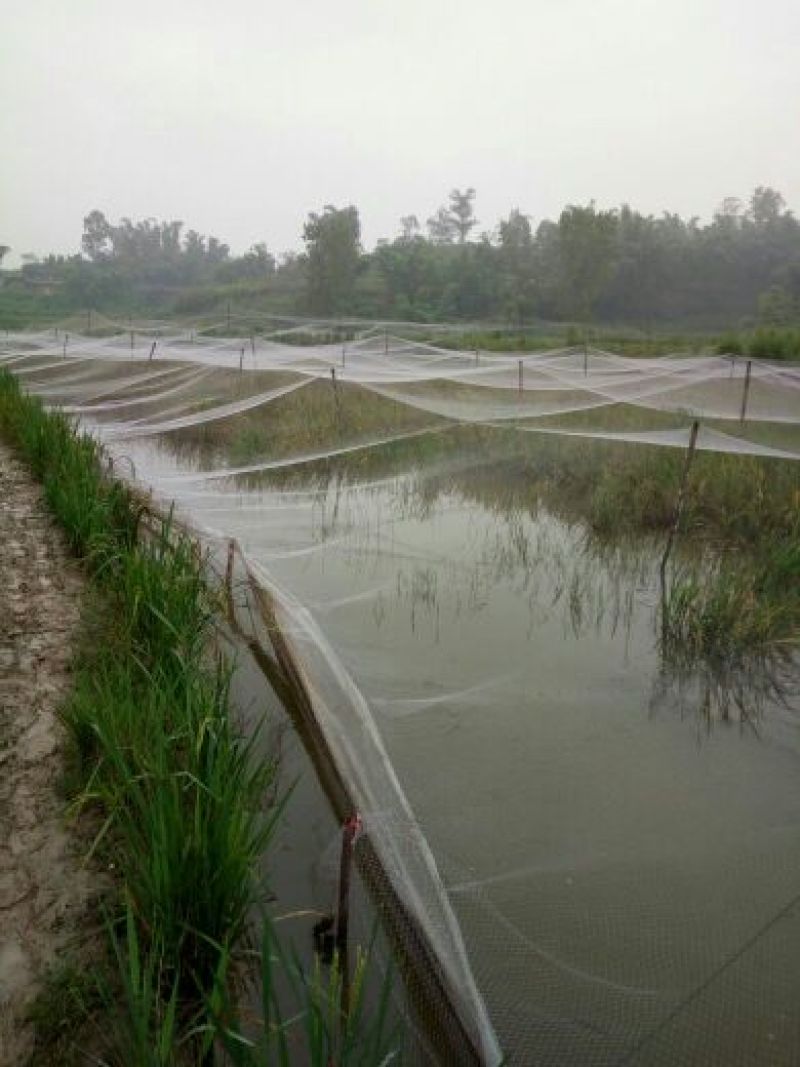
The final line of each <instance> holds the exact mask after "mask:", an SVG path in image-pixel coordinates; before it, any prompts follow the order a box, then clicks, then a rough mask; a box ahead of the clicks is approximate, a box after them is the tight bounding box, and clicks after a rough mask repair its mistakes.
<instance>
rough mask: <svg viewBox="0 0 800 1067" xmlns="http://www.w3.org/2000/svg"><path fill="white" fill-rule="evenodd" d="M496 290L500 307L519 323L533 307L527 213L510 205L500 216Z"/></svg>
mask: <svg viewBox="0 0 800 1067" xmlns="http://www.w3.org/2000/svg"><path fill="white" fill-rule="evenodd" d="M499 239H500V251H499V257H498V259H499V267H500V293H501V299H502V301H503V310H504V312H505V314H506V315H508V317H509V318H512V319H514V320H515V321H517V322H519V323H520V324H521V323H522V322H524V320H525V317H526V315H531V314H532V313H533V309H534V300H535V283H534V272H533V233H532V231H531V220H530V218H529V217H528V215H523V213H522V212H521V211H520V210H519V209H518V208H514V209H513V211H511V213H510V214H509V216H508V218H507V219H501V220H500V227H499Z"/></svg>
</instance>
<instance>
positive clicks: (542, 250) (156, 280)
mask: <svg viewBox="0 0 800 1067" xmlns="http://www.w3.org/2000/svg"><path fill="white" fill-rule="evenodd" d="M475 195H476V194H475V190H474V189H471V188H470V189H467V190H466V191H461V190H459V189H454V190H453V191H452V192H451V194H450V197H449V202H448V204H447V205H446V206H443V207H441V208H440V209H439V210H438V211H437V212H436V213H435V214H434V215H433V216H432V217H431V218H429V219H428V220H427V223H426V226H425V232H423V229H422V227H421V226H420V223H419V221H418V219H417V218H416V216H414V215H408V216H405V217H404V218H403V219H402V220H401V231H400V234H399V235H398V236H397V237H395V238H393V239H391V240H380V241H378V244H377V246H376V247H375V248H374V249H373V250H372V251H365V250H363V249H362V246H361V240H360V237H361V225H360V220H359V215H358V211H357V209H356V208H355V207H354V206H352V205H350V206H347V207H343V208H336V207H334V206H333V205H330V204H329V205H326V206H325V208H324V210H323V212H322V213H321V214H320V213H316V212H312V213H311V214H310V215H309V216H308V220H307V222H306V224H305V226H304V229H303V234H302V237H303V241H304V244H305V250H304V252H303V253H302V254H295V253H288V254H286V255H284V256H283V257H281V258H280V260H276V258H275V257H274V256H273V255H272V254H271V253H270V252H269V251H268V250H267V247H266V245H264V244H263V243H262V244H255V245H253V246H252V247H251V249H250V250H249V251H248V252H246V253H245V254H244V255H242V256H232V255H231V253H230V249H229V248H228V246H227V245H226V244H224V243H223V242H222V241H220V240H219V239H217V238H215V237H204V236H203V235H201V234H199V233H198V232H197V231H196V230H188V231H186V232H184V231H183V224H182V223H181V222H178V221H169V222H158V221H156V220H154V219H145V220H142V221H140V222H132V221H131V220H130V219H127V218H126V219H122V221H121V222H120V223H119V224H116V225H114V224H112V223H110V222H109V221H108V220H107V219H106V217H105V216H104V215H103V214H102V212H100V211H92V212H91V213H90V214H89V215H87V217H86V218H85V219H84V230H83V237H82V241H81V247H82V253H81V254H76V255H74V256H68V257H63V256H50V257H48V258H47V259H45V260H43V261H41V262H40V261H36V260H35V258H34V257H23V258H24V259H28V262H25V263H24V265H23V267H22V269H21V271H19V272H13V273H12V272H5V273H4V274H2V275H0V278H2V279H4V281H5V285H4V287H3V289H2V290H0V321H2V323H3V324H4V325H23V324H26V322H27V321H32V320H34V319H36V318H37V317H38V318H39V319H42V318H47V317H48V315H49V316H51V317H52V316H56V315H57V314H58V313H64V312H66V311H68V310H75V309H79V308H82V309H85V308H88V307H94V308H97V309H100V310H115V311H117V312H119V311H131V312H133V311H135V310H136V309H137V308H140V307H145V306H147V307H149V308H152V307H153V306H154V305H155V306H158V307H159V308H161V309H164V310H168V311H174V312H180V313H194V312H204V311H210V310H213V309H219V308H221V307H224V306H225V304H226V303H228V302H231V301H233V302H234V303H235V304H236V305H237V306H240V305H241V306H248V307H250V306H254V305H255V306H259V307H261V308H263V309H264V310H270V311H281V312H294V313H304V312H310V313H314V314H322V315H359V316H364V317H370V318H391V319H400V320H404V319H413V320H417V321H422V322H433V321H443V320H453V319H468V320H476V319H482V320H491V321H495V322H503V323H508V324H514V325H519V324H522V323H524V322H530V321H532V320H534V319H537V318H539V319H547V320H551V321H565V322H582V323H585V322H590V321H595V322H600V323H602V322H606V323H610V322H613V323H629V324H633V325H636V326H637V327H640V328H644V329H650V328H652V327H657V326H659V325H663V324H665V323H686V324H687V325H694V326H697V327H701V326H702V327H712V328H713V327H721V326H736V327H742V326H745V327H747V326H750V325H756V324H760V325H763V326H787V325H792V324H796V323H797V322H798V321H800V223H798V220H797V219H796V218H795V217H794V215H793V214H792V213H791V211H789V210H787V208H786V205H785V203H784V200H783V197H782V196H781V195H780V193H778V192H776V191H775V190H773V189H769V188H766V187H763V186H761V187H759V188H757V189H756V190H755V191H754V192H753V194H752V196H751V198H750V200H749V202H748V203H747V205H743V204H742V202H741V201H739V200H736V199H733V198H728V199H726V200H725V201H723V203H722V205H721V207H720V208H719V210H718V211H717V212H716V214H715V215H714V217H713V219H712V221H711V222H710V223H708V224H707V225H701V224H700V222H699V221H698V219H697V218H691V219H688V220H686V219H682V218H681V217H679V216H678V215H676V214H669V213H664V214H662V215H661V216H658V217H656V216H653V215H643V214H641V213H640V212H638V211H636V210H634V209H633V208H631V207H629V206H628V205H623V206H622V207H620V208H619V209H615V210H601V209H599V208H598V207H597V206H596V205H595V204H594V202H592V203H589V204H588V205H575V204H571V205H568V206H567V207H565V208H564V210H563V211H562V212H561V214H560V216H559V218H558V220H557V221H552V220H548V219H545V220H542V221H541V222H539V224H538V226H536V227H535V228H534V226H533V225H532V223H531V219H530V217H529V216H527V215H525V214H523V213H522V212H521V211H519V210H517V209H514V210H512V211H511V212H510V213H509V215H508V216H507V217H506V218H504V219H501V220H500V221H499V223H498V224H497V226H496V227H495V228H494V230H492V231H490V232H489V231H487V232H482V233H481V234H480V235H479V236H477V237H475V233H476V229H477V225H478V220H477V218H476V216H475V213H474V202H475ZM0 247H4V246H0Z"/></svg>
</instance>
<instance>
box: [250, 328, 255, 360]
mask: <svg viewBox="0 0 800 1067" xmlns="http://www.w3.org/2000/svg"><path fill="white" fill-rule="evenodd" d="M250 351H251V353H252V355H253V358H255V354H256V335H255V334H254V333H251V334H250Z"/></svg>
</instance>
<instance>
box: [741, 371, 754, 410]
mask: <svg viewBox="0 0 800 1067" xmlns="http://www.w3.org/2000/svg"><path fill="white" fill-rule="evenodd" d="M752 369H753V361H752V359H748V361H747V369H746V370H745V372H744V388H743V389H742V410H741V414H740V415H739V422H744V418H745V415H746V414H747V397H748V395H749V393H750V372H751V370H752Z"/></svg>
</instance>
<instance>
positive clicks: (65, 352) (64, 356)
mask: <svg viewBox="0 0 800 1067" xmlns="http://www.w3.org/2000/svg"><path fill="white" fill-rule="evenodd" d="M68 340H69V334H68V333H65V334H64V350H63V352H62V353H61V356H62V358H63V359H66V358H67V341H68Z"/></svg>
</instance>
